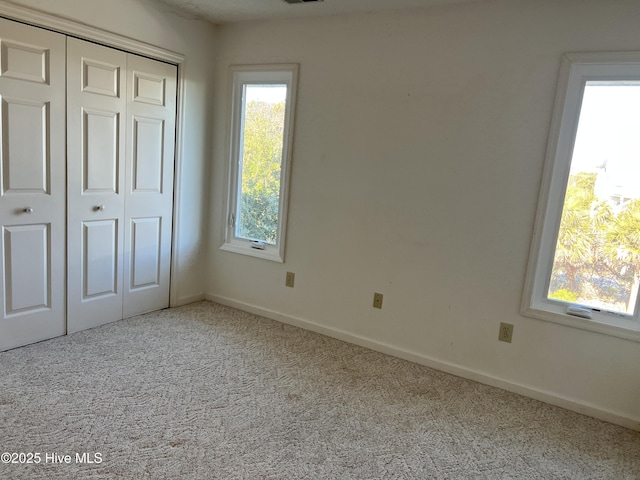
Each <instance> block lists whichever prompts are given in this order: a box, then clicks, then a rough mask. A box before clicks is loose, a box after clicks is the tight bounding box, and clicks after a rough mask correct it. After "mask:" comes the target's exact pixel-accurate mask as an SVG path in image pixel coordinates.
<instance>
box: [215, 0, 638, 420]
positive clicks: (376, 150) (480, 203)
mask: <svg viewBox="0 0 640 480" xmlns="http://www.w3.org/2000/svg"><path fill="white" fill-rule="evenodd" d="M639 5H640V4H638V2H637V1H635V0H628V1H627V0H620V1H614V2H607V1H590V0H586V1H585V0H565V1H562V2H558V1H551V0H542V1H536V2H531V1H513V0H509V1H508V0H497V1H487V2H481V3H474V4H466V5H457V6H452V7H435V8H431V9H424V10H414V11H407V12H404V13H385V14H365V15H353V16H340V17H327V18H319V19H308V20H288V21H271V22H253V23H244V24H236V25H230V26H223V27H221V28H220V30H219V34H220V37H219V47H220V49H219V52H220V56H219V61H218V72H217V77H216V81H215V82H214V88H215V98H217V102H216V106H215V109H214V111H215V119H214V124H215V125H216V126H217V128H216V129H215V132H214V150H213V152H214V168H213V176H212V188H213V195H212V197H211V219H212V222H211V224H210V232H211V240H210V244H211V249H210V252H209V257H208V260H209V268H208V272H209V279H208V283H207V292H208V294H209V298H213V299H217V300H222V301H224V302H227V303H230V304H234V305H237V306H241V307H243V308H248V309H252V310H254V311H257V312H260V313H263V314H266V315H269V316H271V317H274V318H278V319H280V320H283V321H286V322H290V323H294V324H299V325H304V326H306V327H308V328H313V329H315V330H318V331H323V332H325V333H329V334H330V335H334V336H338V337H340V338H345V339H348V340H350V341H356V342H358V343H361V344H364V345H370V346H374V347H375V348H377V349H379V350H383V351H388V352H392V353H395V354H397V355H401V356H404V357H406V358H412V359H414V360H418V361H421V362H423V363H426V364H429V365H434V366H437V367H439V368H443V369H446V370H449V371H452V372H455V373H459V374H462V375H465V376H468V377H471V378H477V379H479V380H481V381H484V382H488V383H492V384H495V385H500V386H503V387H506V388H509V389H511V390H514V391H518V392H522V393H525V394H528V395H532V396H534V397H537V398H541V399H545V400H548V401H551V402H554V403H557V404H561V405H565V406H568V407H569V408H573V409H575V410H579V411H585V412H588V413H591V414H595V415H598V416H600V417H602V418H608V419H611V420H613V421H617V422H620V423H623V424H626V425H629V426H632V427H635V428H640V402H639V401H638V399H639V398H640V368H639V366H640V345H639V344H638V343H636V342H631V341H627V340H622V339H619V338H614V337H610V336H605V335H600V334H595V333H590V332H586V331H582V330H577V329H572V328H568V327H565V326H560V325H556V324H552V323H546V322H543V321H539V320H534V319H530V318H525V317H522V316H521V315H520V314H519V307H520V301H521V296H522V288H523V282H524V276H525V269H526V264H527V258H528V255H529V246H530V242H531V237H532V232H533V219H534V216H535V213H536V203H537V200H538V189H539V184H540V180H541V174H542V166H543V161H544V156H545V147H546V142H547V135H548V130H549V125H550V120H551V111H552V106H553V100H554V95H555V89H556V81H557V75H558V68H559V65H560V57H561V54H562V53H563V52H568V51H594V50H598V51H605V50H640V37H638V25H639V24H640V7H639ZM278 62H299V63H300V78H299V90H298V108H297V119H296V126H295V129H296V130H295V137H294V150H293V164H292V172H291V173H292V177H291V195H290V212H289V213H290V215H289V231H288V237H287V252H286V263H285V264H284V265H282V264H277V263H272V262H269V261H265V260H260V259H255V258H250V257H245V256H241V255H237V254H233V253H228V252H223V251H220V250H219V249H218V247H219V246H220V245H221V244H222V241H223V224H224V203H225V197H224V192H225V182H226V164H227V153H226V143H227V142H226V130H225V129H224V128H221V127H222V126H224V125H226V121H227V114H228V103H227V101H226V99H227V94H228V91H227V85H226V82H227V71H228V66H229V65H231V64H250V63H278ZM286 271H292V272H295V273H296V286H295V288H294V289H290V288H286V287H285V286H284V279H285V272H286ZM374 291H377V292H381V293H383V294H384V307H383V309H382V310H374V309H373V308H372V307H371V302H372V297H373V292H374ZM501 321H505V322H510V323H513V324H514V325H515V329H514V337H513V343H512V344H506V343H501V342H498V341H497V335H498V326H499V322H501Z"/></svg>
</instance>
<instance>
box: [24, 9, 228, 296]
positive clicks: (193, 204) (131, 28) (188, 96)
mask: <svg viewBox="0 0 640 480" xmlns="http://www.w3.org/2000/svg"><path fill="white" fill-rule="evenodd" d="M13 3H15V4H18V5H21V6H26V7H29V8H32V9H36V10H40V11H43V12H46V13H51V14H54V15H57V16H60V17H64V18H67V19H70V20H74V21H76V22H80V23H84V24H87V25H90V26H92V27H97V28H101V29H103V30H107V31H109V32H112V33H117V34H119V35H123V36H126V37H129V38H133V39H135V40H138V41H142V42H145V43H149V44H152V45H155V46H158V47H162V48H165V49H168V50H172V51H174V52H177V53H180V54H183V55H185V56H186V59H185V61H184V63H183V64H182V68H184V79H185V99H184V117H185V122H184V129H183V134H184V136H183V138H182V142H181V146H182V147H181V148H182V151H181V154H182V169H181V171H180V172H179V174H180V175H179V179H180V180H179V181H180V183H179V185H178V191H179V192H180V198H179V199H178V203H177V204H178V205H179V211H178V212H177V218H178V219H179V224H178V232H177V243H176V245H174V252H173V255H174V257H175V259H176V261H177V267H178V268H177V272H174V276H173V279H174V281H175V282H176V285H177V291H176V294H177V295H176V300H177V303H187V302H189V301H190V300H193V299H197V298H201V296H202V294H203V292H204V274H205V272H204V269H203V267H202V264H203V259H204V249H203V245H204V241H205V238H206V228H205V225H206V218H207V213H208V206H207V201H206V200H205V199H206V198H208V195H209V193H208V192H209V188H208V181H207V180H208V176H209V175H208V172H209V163H210V161H209V159H210V156H211V153H210V152H211V144H210V137H211V136H210V134H209V132H210V131H211V128H212V127H211V114H210V112H211V105H212V104H213V99H212V96H211V94H212V89H211V83H212V71H213V68H212V67H213V65H214V64H215V55H216V33H215V28H214V27H213V26H212V25H210V24H208V23H206V22H202V21H197V20H189V19H185V18H181V17H179V16H176V15H173V14H171V13H169V12H165V11H163V10H161V9H160V8H158V7H157V6H156V4H155V3H153V2H150V1H149V0H109V1H104V0H55V1H51V0H18V1H14V2H13Z"/></svg>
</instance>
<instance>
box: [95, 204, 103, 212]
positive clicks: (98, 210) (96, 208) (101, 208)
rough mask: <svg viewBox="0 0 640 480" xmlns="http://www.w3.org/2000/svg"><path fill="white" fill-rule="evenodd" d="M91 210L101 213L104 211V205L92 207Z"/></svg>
mask: <svg viewBox="0 0 640 480" xmlns="http://www.w3.org/2000/svg"><path fill="white" fill-rule="evenodd" d="M93 210H94V211H96V212H103V211H104V205H96V206H95V207H93Z"/></svg>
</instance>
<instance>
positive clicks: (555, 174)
mask: <svg viewBox="0 0 640 480" xmlns="http://www.w3.org/2000/svg"><path fill="white" fill-rule="evenodd" d="M598 80H602V81H623V80H640V52H600V53H568V54H565V55H564V56H563V58H562V65H561V68H560V78H559V81H558V90H557V93H556V100H555V108H554V111H553V118H552V122H551V130H550V133H549V141H548V145H547V154H546V159H545V166H544V173H543V180H542V186H541V190H540V198H539V201H538V210H537V215H536V220H535V230H534V237H533V242H532V245H531V253H530V256H529V265H528V268H527V276H526V280H525V288H524V294H523V298H522V306H521V313H522V314H523V315H525V316H529V317H533V318H537V319H541V320H547V321H551V322H555V323H559V324H562V325H567V326H571V327H576V328H581V329H584V330H589V331H593V332H598V333H603V334H607V335H612V336H616V337H620V338H626V339H629V340H634V341H638V342H640V307H638V306H636V309H635V312H636V313H635V315H634V316H627V315H621V314H616V313H612V312H605V311H597V310H595V309H589V310H590V311H589V312H587V313H588V315H590V316H591V318H580V317H577V316H574V315H570V314H568V313H567V310H568V304H567V303H565V302H560V301H556V300H552V299H549V298H547V292H548V289H549V281H550V277H551V269H552V267H553V260H554V253H555V247H556V242H557V238H558V230H559V227H560V219H561V216H562V209H563V206H564V196H565V192H566V187H567V181H568V178H569V168H570V166H571V158H572V154H573V147H574V143H575V138H576V133H577V128H578V120H579V115H580V110H581V107H582V97H583V94H584V88H585V85H586V82H587V81H598ZM638 297H639V298H640V295H639V296H638Z"/></svg>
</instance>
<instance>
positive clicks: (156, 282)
mask: <svg viewBox="0 0 640 480" xmlns="http://www.w3.org/2000/svg"><path fill="white" fill-rule="evenodd" d="M176 78H177V69H176V67H175V66H174V65H168V64H165V63H162V62H157V61H153V60H150V59H147V58H143V57H139V56H136V55H132V54H129V56H128V61H127V92H128V94H127V97H128V101H127V140H126V142H127V159H128V164H127V173H126V177H125V226H124V228H125V239H126V240H125V246H126V248H125V255H124V271H125V285H124V289H125V290H124V317H125V318H126V317H130V316H132V315H136V314H139V313H143V312H149V311H152V310H159V309H161V308H166V307H168V306H169V276H170V267H171V229H172V216H173V171H174V148H175V116H176Z"/></svg>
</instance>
